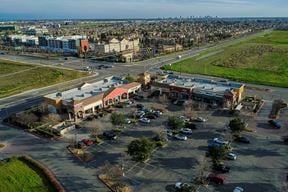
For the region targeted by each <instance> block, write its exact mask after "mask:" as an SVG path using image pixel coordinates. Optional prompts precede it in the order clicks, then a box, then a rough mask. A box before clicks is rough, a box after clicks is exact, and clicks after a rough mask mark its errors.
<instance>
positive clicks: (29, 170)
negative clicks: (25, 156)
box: [0, 158, 57, 192]
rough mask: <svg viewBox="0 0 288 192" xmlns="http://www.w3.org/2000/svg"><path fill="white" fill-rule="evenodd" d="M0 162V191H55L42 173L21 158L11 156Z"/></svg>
mask: <svg viewBox="0 0 288 192" xmlns="http://www.w3.org/2000/svg"><path fill="white" fill-rule="evenodd" d="M0 163H1V164H0V191H7V192H9V191H26V192H33V191H35V192H54V191H55V192H56V191H57V190H56V189H55V188H54V187H53V186H52V185H51V184H49V181H48V179H47V178H46V177H45V176H44V175H43V173H40V172H38V171H37V168H36V167H34V166H33V167H32V166H31V165H28V164H27V162H25V161H23V160H20V159H18V158H12V159H9V160H8V161H7V162H0Z"/></svg>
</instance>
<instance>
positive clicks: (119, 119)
mask: <svg viewBox="0 0 288 192" xmlns="http://www.w3.org/2000/svg"><path fill="white" fill-rule="evenodd" d="M111 121H112V124H113V125H123V124H124V123H125V116H124V115H123V114H122V113H112V115H111Z"/></svg>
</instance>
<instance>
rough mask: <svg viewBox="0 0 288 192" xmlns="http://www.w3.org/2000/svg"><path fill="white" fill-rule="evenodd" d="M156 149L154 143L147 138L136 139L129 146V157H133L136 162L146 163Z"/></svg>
mask: <svg viewBox="0 0 288 192" xmlns="http://www.w3.org/2000/svg"><path fill="white" fill-rule="evenodd" d="M154 148H155V144H154V142H152V141H150V140H149V139H147V138H142V139H136V140H133V141H131V143H130V144H129V145H128V151H127V153H128V155H130V156H132V157H133V158H134V159H135V160H136V161H142V162H143V161H145V160H147V159H148V158H149V157H150V155H151V154H152V151H153V149H154Z"/></svg>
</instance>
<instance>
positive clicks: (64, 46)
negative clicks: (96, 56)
mask: <svg viewBox="0 0 288 192" xmlns="http://www.w3.org/2000/svg"><path fill="white" fill-rule="evenodd" d="M38 39H39V46H40V47H41V48H42V49H48V50H54V51H55V50H56V51H57V50H63V51H66V52H78V51H80V52H82V53H83V52H86V51H88V50H89V43H88V40H87V39H86V37H85V36H81V35H75V36H66V37H49V36H40V37H38Z"/></svg>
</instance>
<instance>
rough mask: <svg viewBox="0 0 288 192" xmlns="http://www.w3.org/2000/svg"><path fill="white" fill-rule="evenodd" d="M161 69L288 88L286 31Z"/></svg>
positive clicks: (274, 32)
mask: <svg viewBox="0 0 288 192" xmlns="http://www.w3.org/2000/svg"><path fill="white" fill-rule="evenodd" d="M163 69H166V70H174V71H179V72H180V71H181V72H185V73H191V74H202V75H211V76H217V77H224V78H228V79H231V80H235V81H242V82H250V83H257V84H264V85H273V86H280V87H288V31H273V32H271V33H268V34H265V35H263V36H260V37H255V38H253V39H249V41H248V40H247V41H243V42H240V43H238V44H235V45H230V46H227V47H224V48H221V49H214V50H211V51H208V52H205V53H202V54H200V55H197V56H195V57H193V58H189V59H186V60H183V61H180V62H178V63H175V64H172V65H171V66H168V65H167V66H164V67H163Z"/></svg>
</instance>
